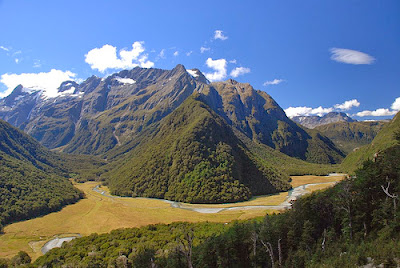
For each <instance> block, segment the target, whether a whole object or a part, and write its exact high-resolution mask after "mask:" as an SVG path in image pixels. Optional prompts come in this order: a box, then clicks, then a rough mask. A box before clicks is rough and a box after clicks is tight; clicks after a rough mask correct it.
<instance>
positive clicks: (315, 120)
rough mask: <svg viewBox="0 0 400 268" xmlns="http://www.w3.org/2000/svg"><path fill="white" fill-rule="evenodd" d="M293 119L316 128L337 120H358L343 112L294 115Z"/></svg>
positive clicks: (308, 126) (307, 126)
mask: <svg viewBox="0 0 400 268" xmlns="http://www.w3.org/2000/svg"><path fill="white" fill-rule="evenodd" d="M291 119H292V120H293V121H295V122H297V123H299V124H300V125H302V126H305V127H306V128H311V129H312V128H315V127H318V126H322V125H326V124H330V123H336V122H355V121H356V120H354V119H352V118H351V117H349V116H348V115H347V114H345V113H341V112H330V113H327V114H326V115H324V116H317V115H313V116H294V117H292V118H291Z"/></svg>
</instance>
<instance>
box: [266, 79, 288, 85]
mask: <svg viewBox="0 0 400 268" xmlns="http://www.w3.org/2000/svg"><path fill="white" fill-rule="evenodd" d="M283 81H285V80H283V79H274V80H272V81H265V82H264V84H263V86H269V85H278V84H280V83H282V82H283Z"/></svg>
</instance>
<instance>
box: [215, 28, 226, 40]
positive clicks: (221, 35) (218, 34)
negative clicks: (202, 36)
mask: <svg viewBox="0 0 400 268" xmlns="http://www.w3.org/2000/svg"><path fill="white" fill-rule="evenodd" d="M214 39H215V40H217V39H220V40H226V39H228V36H225V35H224V33H223V31H221V30H216V31H215V32H214Z"/></svg>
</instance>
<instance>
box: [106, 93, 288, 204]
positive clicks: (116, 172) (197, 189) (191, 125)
mask: <svg viewBox="0 0 400 268" xmlns="http://www.w3.org/2000/svg"><path fill="white" fill-rule="evenodd" d="M142 135H143V136H144V137H143V140H142V141H141V143H140V144H139V145H138V146H137V147H135V148H134V149H133V150H132V151H131V152H130V153H129V156H127V157H125V158H124V159H123V161H121V163H120V164H119V165H117V166H116V167H115V168H114V169H113V170H111V171H110V172H108V173H106V174H104V175H103V178H106V180H107V182H108V185H109V187H110V189H111V191H112V193H114V194H118V195H128V196H145V197H156V198H166V199H170V200H177V201H184V202H195V203H226V202H236V201H243V200H248V199H249V198H250V197H251V196H253V195H262V194H270V193H275V192H278V191H283V190H288V189H289V188H290V185H289V183H288V180H289V177H287V176H286V175H282V174H280V173H278V172H277V171H276V170H274V169H272V168H268V167H266V166H264V165H262V164H261V163H260V162H258V161H257V160H256V158H255V157H254V155H252V154H251V153H250V151H249V150H248V149H247V148H246V146H245V145H244V144H243V143H242V142H241V141H240V140H239V139H238V138H237V137H236V136H235V134H234V133H233V131H232V129H231V127H230V126H229V125H228V124H227V123H226V121H225V120H224V119H223V118H221V117H220V116H218V115H217V114H216V113H215V112H214V111H213V110H212V109H211V108H210V107H209V106H208V105H207V104H205V103H203V102H202V101H201V100H200V94H194V95H193V96H190V97H188V98H187V99H186V100H185V101H184V102H183V103H182V104H181V105H180V106H179V107H178V108H177V109H176V110H175V111H173V112H172V113H171V114H170V115H168V116H167V117H165V118H163V119H162V120H161V121H160V123H159V124H157V126H156V127H154V128H153V129H152V130H151V131H144V132H143V133H142ZM139 139H140V137H139Z"/></svg>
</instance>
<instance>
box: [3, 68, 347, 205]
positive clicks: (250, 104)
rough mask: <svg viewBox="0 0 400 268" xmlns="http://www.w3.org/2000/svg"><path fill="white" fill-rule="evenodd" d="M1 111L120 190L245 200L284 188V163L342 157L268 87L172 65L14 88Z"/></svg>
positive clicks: (134, 193)
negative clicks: (99, 162)
mask: <svg viewBox="0 0 400 268" xmlns="http://www.w3.org/2000/svg"><path fill="white" fill-rule="evenodd" d="M0 118H1V119H4V120H6V121H8V122H10V123H11V124H14V125H15V126H17V127H18V128H20V129H21V130H23V131H25V132H27V133H28V134H30V135H31V136H32V137H34V138H35V139H37V140H38V141H39V142H40V143H42V144H43V145H44V146H46V147H48V148H50V149H53V150H56V151H58V152H63V153H70V154H79V155H82V154H86V155H97V156H99V157H101V158H104V159H106V160H107V162H108V164H107V165H106V166H105V167H104V169H101V170H100V171H99V170H96V171H95V172H93V173H89V174H92V176H93V177H92V179H94V178H95V177H98V176H100V179H102V180H104V181H105V182H107V183H108V184H109V185H110V189H111V190H112V192H113V193H116V194H120V195H130V196H148V197H158V198H167V199H173V200H180V201H187V202H200V203H202V202H205V203H212V202H227V201H239V200H247V199H249V198H250V197H251V196H252V195H258V194H268V193H272V192H277V191H282V190H287V189H288V188H289V185H288V179H289V178H288V176H287V175H286V172H285V168H284V166H289V165H285V164H283V163H288V162H293V163H295V164H294V165H297V166H299V167H300V166H307V164H306V163H305V162H302V161H300V160H305V161H308V162H312V163H324V164H334V163H339V162H340V161H341V160H342V159H343V157H344V153H343V152H342V151H341V150H340V149H338V148H337V147H336V146H335V144H334V143H333V142H332V141H331V140H330V139H329V138H327V137H326V136H324V135H322V134H321V133H319V132H318V131H315V130H309V129H306V128H303V127H302V126H300V125H298V124H296V123H295V122H293V121H292V120H290V119H289V118H288V117H287V116H286V114H285V112H284V111H283V109H282V108H281V107H280V106H279V105H278V104H277V103H276V102H275V101H274V100H273V98H272V97H271V96H269V95H268V94H267V93H265V92H263V91H260V90H255V89H254V88H253V87H252V86H251V85H250V84H247V83H239V82H237V81H234V80H231V79H230V80H227V81H225V82H215V83H210V82H209V81H208V80H207V79H206V78H205V76H204V75H203V74H202V73H201V72H200V71H199V70H197V69H192V70H186V69H185V67H184V66H183V65H180V64H178V65H177V66H176V67H175V68H174V69H172V70H161V69H154V68H150V69H145V68H139V67H136V68H134V69H132V70H124V71H121V72H118V73H115V74H112V75H110V76H108V77H106V78H98V77H96V76H92V77H90V78H88V79H86V80H85V81H83V82H82V83H80V84H78V83H76V82H74V81H65V82H63V83H62V84H61V86H60V87H59V89H58V93H57V97H52V98H49V97H47V96H46V94H44V92H43V91H40V90H32V89H27V88H24V87H23V85H19V86H18V87H16V88H15V89H14V91H13V92H12V93H11V94H10V95H9V96H7V97H5V98H3V99H2V100H0ZM267 148H269V149H267ZM285 154H286V156H285ZM261 155H262V156H261ZM291 157H294V158H297V159H298V160H297V159H293V160H290V158H291ZM269 159H271V161H270V160H269ZM279 159H280V160H279ZM279 162H281V164H277V163H279ZM293 163H291V164H292V165H293ZM70 169H71V168H70ZM249 174H251V176H249ZM80 179H82V178H80Z"/></svg>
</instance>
